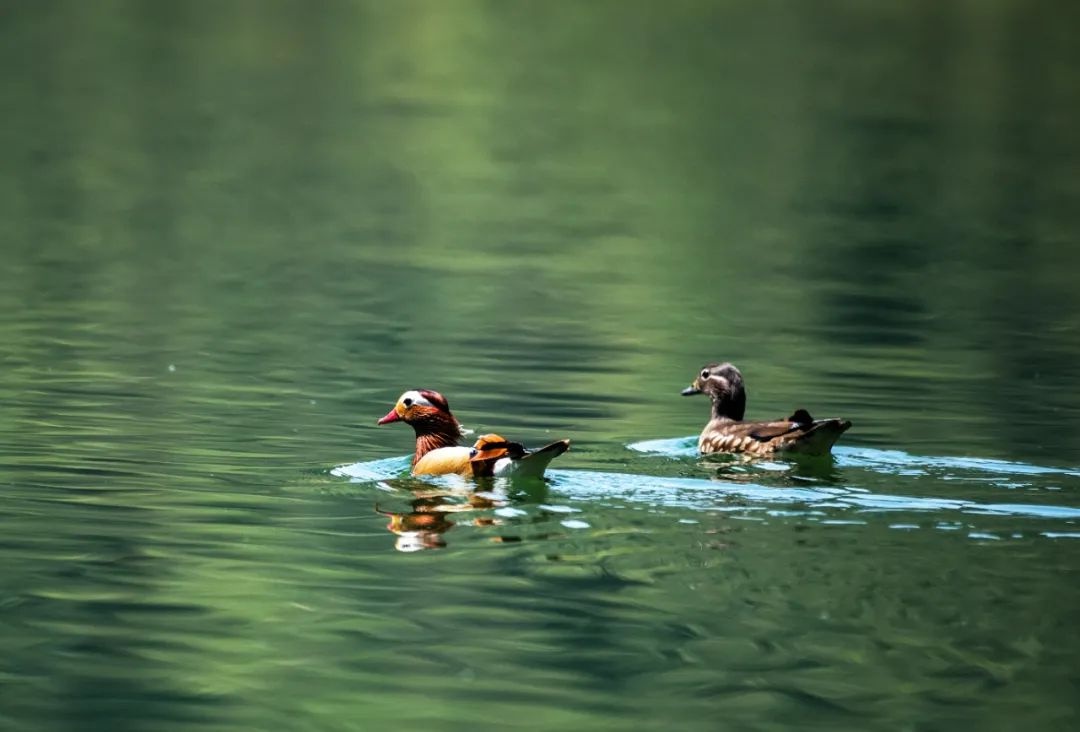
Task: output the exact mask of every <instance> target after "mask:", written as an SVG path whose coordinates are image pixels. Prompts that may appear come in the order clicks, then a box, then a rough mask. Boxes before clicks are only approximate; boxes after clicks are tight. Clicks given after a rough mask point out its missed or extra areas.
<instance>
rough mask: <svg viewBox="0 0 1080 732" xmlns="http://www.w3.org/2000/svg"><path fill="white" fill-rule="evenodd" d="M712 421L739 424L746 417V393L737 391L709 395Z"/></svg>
mask: <svg viewBox="0 0 1080 732" xmlns="http://www.w3.org/2000/svg"><path fill="white" fill-rule="evenodd" d="M710 396H711V397H712V416H713V419H719V420H730V421H732V422H741V421H742V418H743V416H745V415H746V392H745V391H743V390H741V389H739V390H735V391H730V390H729V391H724V392H721V393H719V394H710Z"/></svg>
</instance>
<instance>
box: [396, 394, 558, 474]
mask: <svg viewBox="0 0 1080 732" xmlns="http://www.w3.org/2000/svg"><path fill="white" fill-rule="evenodd" d="M391 422H404V423H405V424H407V425H409V426H410V427H412V428H413V431H415V432H416V452H415V453H414V454H413V460H412V472H413V475H448V474H457V475H461V476H463V477H466V478H487V477H493V476H498V477H502V476H511V475H512V476H514V477H535V478H539V477H541V476H542V475H543V474H544V470H545V469H546V468H547V466H548V463H550V462H551V461H552V460H554V459H555V458H556V457H558V456H559V455H562V454H563V453H564V452H566V451H567V450H568V449H570V440H558V441H557V442H553V443H551V444H550V445H546V446H544V447H541V448H540V449H538V450H526V449H525V448H524V447H523V446H522V445H520V444H519V443H517V442H507V441H506V440H504V439H503V438H502V437H500V436H499V435H494V434H491V435H484V436H483V437H481V438H480V439H479V440H477V441H476V444H475V445H474V446H473V447H471V448H470V447H463V446H459V445H458V440H459V439H461V425H460V424H458V421H457V420H456V419H455V418H454V415H453V414H451V413H450V405H449V404H447V402H446V398H445V397H444V396H443V395H442V394H440V393H439V392H437V391H431V390H429V389H411V390H409V391H407V392H405V393H404V394H402V395H401V396H400V397H398V400H397V403H396V404H395V405H394V408H393V409H391V410H390V411H389V412H387V413H386V416H385V417H383V418H382V419H380V420H379V422H378V424H389V423H391Z"/></svg>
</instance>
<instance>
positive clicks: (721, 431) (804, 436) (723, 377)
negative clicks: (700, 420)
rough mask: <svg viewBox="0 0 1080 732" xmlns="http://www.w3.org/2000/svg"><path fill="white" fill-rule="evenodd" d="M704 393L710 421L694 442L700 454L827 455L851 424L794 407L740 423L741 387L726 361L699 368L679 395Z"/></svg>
mask: <svg viewBox="0 0 1080 732" xmlns="http://www.w3.org/2000/svg"><path fill="white" fill-rule="evenodd" d="M693 394H708V395H709V398H710V399H712V419H710V420H709V423H708V424H706V425H705V429H704V430H702V432H701V436H700V437H699V438H698V450H699V451H700V452H701V453H702V454H708V453H713V452H734V453H745V454H747V455H753V456H767V455H772V454H774V453H777V452H794V453H802V454H808V455H827V454H828V453H829V450H830V449H832V446H833V443H835V442H836V441H837V440H838V439H839V438H840V435H842V434H843V433H844V431H845V430H847V429H848V428H849V427H851V422H849V421H848V420H846V419H835V418H834V419H814V418H813V417H811V416H810V413H809V412H807V411H806V410H805V409H797V410H795V413H794V414H792V415H791V416H790V417H788V418H786V419H777V420H770V421H763V422H744V421H743V416H744V414H745V413H746V387H745V386H744V385H743V378H742V373H740V372H739V370H738V369H737V368H735V367H734V366H733V365H731V364H730V363H714V364H709V365H708V366H706V367H704V368H703V369H701V371H700V372H699V373H698V375H697V378H695V379H694V383H692V384H691V385H690V386H689V387H687V388H686V389H683V392H682V395H683V396H691V395H693Z"/></svg>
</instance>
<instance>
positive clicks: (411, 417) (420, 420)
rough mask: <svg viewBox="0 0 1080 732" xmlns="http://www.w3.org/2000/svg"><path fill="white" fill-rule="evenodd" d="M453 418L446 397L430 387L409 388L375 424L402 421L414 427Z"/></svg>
mask: <svg viewBox="0 0 1080 732" xmlns="http://www.w3.org/2000/svg"><path fill="white" fill-rule="evenodd" d="M448 417H449V418H450V419H453V415H451V414H450V405H449V404H448V403H447V401H446V397H444V396H443V395H442V394H440V393H439V392H437V391H431V390H430V389H410V390H409V391H407V392H405V393H404V394H402V395H401V396H399V397H398V400H397V402H396V403H395V404H394V408H393V409H391V410H390V411H389V412H387V413H386V416H385V417H383V418H382V419H380V420H379V421H378V422H377V423H376V424H390V423H391V422H404V423H405V424H408V425H412V426H413V427H414V428H415V427H419V426H423V425H424V424H425V423H427V422H439V421H445V420H446V419H447V418H448Z"/></svg>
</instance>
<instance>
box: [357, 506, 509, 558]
mask: <svg viewBox="0 0 1080 732" xmlns="http://www.w3.org/2000/svg"><path fill="white" fill-rule="evenodd" d="M453 497H458V496H457V495H456V494H451V493H427V494H423V495H417V496H416V497H415V498H414V499H413V500H412V501H411V502H410V506H411V509H412V510H411V511H407V512H403V513H395V512H393V511H384V510H382V509H381V508H380V507H379V506H378V504H376V505H375V512H376V513H380V514H382V515H383V516H389V517H390V522H389V523H388V524H387V525H386V528H387V529H388V530H389V531H390V533H392V534H395V535H396V536H397V539H396V540H395V541H394V548H395V549H397V550H398V551H399V552H416V551H420V550H422V549H443V548H445V547H446V539H445V538H444V536H443V534H445V533H446V532H448V531H449V530H450V529H452V528H453V527H454V526H455V522H454V521H451V520H450V518H449V516H450V514H453V513H463V512H468V511H482V510H486V509H490V508H496V507H498V506H500V505H504V504H505V501H500V500H498V499H496V498H493V497H492V496H491V495H490V494H487V495H485V494H480V493H470V494H468V496H466V502H464V503H450V502H447V500H446V499H449V498H453ZM469 523H471V524H472V525H473V526H494V525H496V524H498V523H500V522H499V520H498V519H496V518H493V517H490V516H478V517H476V518H474V519H472V520H471V521H470V522H469Z"/></svg>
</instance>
